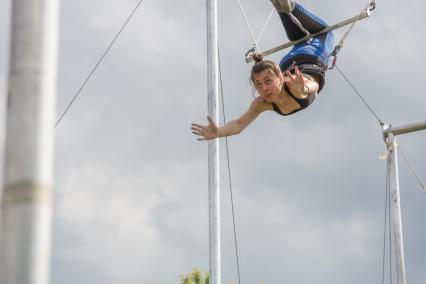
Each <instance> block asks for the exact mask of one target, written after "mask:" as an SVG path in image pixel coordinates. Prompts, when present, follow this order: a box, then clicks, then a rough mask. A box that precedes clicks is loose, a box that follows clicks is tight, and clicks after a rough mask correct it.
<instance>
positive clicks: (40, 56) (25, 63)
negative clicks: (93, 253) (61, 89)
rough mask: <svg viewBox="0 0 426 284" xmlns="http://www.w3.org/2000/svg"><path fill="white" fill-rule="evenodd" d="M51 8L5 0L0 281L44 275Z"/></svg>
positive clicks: (18, 282) (29, 280) (53, 58)
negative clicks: (8, 5) (7, 32)
mask: <svg viewBox="0 0 426 284" xmlns="http://www.w3.org/2000/svg"><path fill="white" fill-rule="evenodd" d="M57 13H58V3H57V0H14V1H12V17H11V19H12V20H11V44H10V60H9V62H10V63H9V83H8V98H7V100H8V102H7V123H6V127H7V129H6V145H5V164H4V181H3V183H4V184H3V192H2V208H1V210H2V214H1V215H2V216H1V218H2V223H1V242H0V279H1V284H47V283H49V277H50V247H51V244H50V243H51V214H52V205H51V203H52V202H51V187H52V171H53V165H52V164H53V143H54V137H53V134H54V133H53V129H54V125H55V121H54V116H55V94H56V72H57V71H56V69H57V26H58V25H57V24H58V20H57Z"/></svg>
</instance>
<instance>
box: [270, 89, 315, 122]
mask: <svg viewBox="0 0 426 284" xmlns="http://www.w3.org/2000/svg"><path fill="white" fill-rule="evenodd" d="M284 90H286V92H287V93H288V94H289V95H290V96H291V97H292V98H293V99H294V100H295V101H296V102H297V103H298V104H299V105H300V108H298V109H295V110H293V111H291V112H289V113H283V112H282V111H281V110H280V108H279V107H278V106H277V105H276V104H274V103H271V104H272V107H273V108H274V111H275V112H276V113H278V114H280V115H290V114H293V113H295V112H298V111H300V110H302V109H305V108H307V107H308V106H309V105H310V104H312V102H313V101H314V100H315V93H310V94H308V96H307V97H306V98H304V99H299V98H296V97H295V96H294V95H293V94H292V93H291V92H290V89H289V88H288V86H287V85H284Z"/></svg>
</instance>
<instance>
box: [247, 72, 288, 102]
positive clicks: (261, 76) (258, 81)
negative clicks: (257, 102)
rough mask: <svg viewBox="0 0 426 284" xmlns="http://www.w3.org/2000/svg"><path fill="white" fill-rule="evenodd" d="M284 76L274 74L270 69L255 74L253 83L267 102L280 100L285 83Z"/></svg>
mask: <svg viewBox="0 0 426 284" xmlns="http://www.w3.org/2000/svg"><path fill="white" fill-rule="evenodd" d="M283 80H284V79H283V76H282V74H280V76H276V75H274V74H273V73H272V72H271V71H270V70H264V71H262V72H260V73H257V74H253V83H254V86H255V88H256V90H257V91H258V92H259V94H260V96H261V97H262V98H263V99H264V100H266V101H267V102H275V101H277V100H278V98H279V95H280V93H281V89H282V85H283Z"/></svg>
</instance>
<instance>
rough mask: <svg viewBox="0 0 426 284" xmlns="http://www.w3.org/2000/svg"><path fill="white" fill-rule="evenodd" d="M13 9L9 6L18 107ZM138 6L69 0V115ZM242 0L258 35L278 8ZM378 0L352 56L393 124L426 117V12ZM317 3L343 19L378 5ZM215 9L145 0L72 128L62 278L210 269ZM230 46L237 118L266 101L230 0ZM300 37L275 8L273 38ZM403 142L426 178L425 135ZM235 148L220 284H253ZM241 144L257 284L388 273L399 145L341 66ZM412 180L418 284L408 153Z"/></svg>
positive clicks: (155, 280) (59, 141)
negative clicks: (389, 175)
mask: <svg viewBox="0 0 426 284" xmlns="http://www.w3.org/2000/svg"><path fill="white" fill-rule="evenodd" d="M10 2H11V1H7V0H1V2H0V95H1V100H0V107H1V113H3V114H4V113H5V99H6V92H7V68H8V66H7V64H8V53H9V51H8V46H9V20H10V16H9V10H10ZM137 2H138V1H137V0H109V1H102V0H91V1H83V0H74V1H62V3H61V9H60V50H59V54H60V58H59V70H58V77H59V81H58V106H57V113H58V117H59V115H60V113H61V112H62V111H63V110H64V109H65V107H66V105H67V104H68V103H69V102H70V100H71V99H72V97H73V96H74V95H75V93H76V91H77V89H78V88H79V87H80V85H81V83H82V82H83V80H84V79H85V78H86V76H87V74H88V73H89V72H90V70H91V68H92V67H93V66H94V64H95V63H96V61H97V60H98V58H99V57H100V55H101V54H102V53H103V51H104V50H105V48H106V47H107V46H108V44H109V43H110V41H111V39H112V38H113V36H114V35H115V34H116V33H117V32H118V30H119V29H120V27H121V25H122V23H123V22H124V20H125V19H126V17H127V16H128V15H129V13H130V12H131V10H132V9H133V8H134V7H135V6H136V4H137ZM241 2H242V5H243V7H244V8H245V9H246V13H247V16H248V18H249V21H250V23H251V25H252V27H253V29H254V31H255V33H256V34H257V33H258V32H259V31H260V30H261V28H262V26H263V24H264V22H265V20H266V18H267V16H268V14H269V12H270V11H271V8H272V6H271V5H270V3H269V1H267V0H264V1H248V0H242V1H241ZM377 2H378V3H377V4H378V7H377V9H376V10H375V11H374V12H373V15H372V17H371V18H369V19H367V20H364V21H362V22H360V23H359V24H358V25H357V26H356V28H355V29H354V30H353V32H352V33H351V35H350V36H349V37H348V39H347V40H346V42H345V46H344V49H343V51H342V52H341V53H340V56H339V59H338V60H339V61H338V63H339V66H340V68H341V69H342V70H343V71H344V72H345V74H346V75H347V76H348V77H349V79H350V80H351V82H352V83H353V84H354V85H355V86H356V88H357V89H358V90H359V91H360V93H361V94H362V95H363V96H364V97H365V99H366V100H367V101H368V102H369V104H370V105H371V106H372V107H373V109H374V110H375V111H376V112H377V114H378V115H379V116H380V118H381V119H382V120H384V121H385V122H387V123H391V124H393V125H395V126H397V125H404V124H408V123H412V122H418V121H424V120H426V119H425V106H426V95H425V90H424V86H423V82H424V76H425V74H426V73H425V72H426V71H425V68H424V66H425V64H426V55H425V53H424V46H425V45H426V34H425V33H424V32H423V29H422V27H423V24H424V23H425V20H424V10H425V9H426V4H424V2H423V1H420V0H406V1H403V2H402V1H396V0H387V1H380V0H379V1H377ZM302 3H303V4H304V5H305V6H306V7H307V8H309V9H310V10H312V11H314V12H315V13H317V14H319V15H321V17H322V18H324V19H325V20H326V21H327V22H328V23H335V22H338V21H340V20H343V19H345V18H348V17H351V16H354V15H355V14H356V13H358V12H359V11H360V10H362V8H364V7H365V5H366V3H367V1H359V0H357V1H353V0H352V1H349V0H344V1H331V0H327V1H313V0H305V1H303V2H302ZM205 15H206V11H205V2H204V1H195V0H180V1H154V0H145V1H144V2H143V5H142V6H141V7H140V9H139V10H138V12H137V13H136V14H135V16H134V18H133V19H132V21H131V22H130V23H129V25H128V27H127V28H126V30H125V31H124V32H123V34H122V35H121V37H120V38H119V40H118V42H117V43H116V45H115V46H114V47H113V48H112V49H111V51H110V53H109V54H108V56H107V57H106V58H105V60H104V61H103V63H102V65H101V66H100V68H99V69H98V71H97V72H96V73H95V75H94V76H93V77H92V79H91V80H90V82H89V83H88V84H87V86H86V88H85V89H84V90H83V92H82V93H81V95H80V97H79V98H78V100H77V101H76V103H75V104H74V105H73V107H72V108H71V109H70V111H69V112H68V113H67V115H66V116H65V118H64V119H63V121H62V122H61V124H60V125H59V127H58V128H57V129H56V151H55V153H56V157H55V184H54V196H55V208H54V227H53V245H52V246H53V255H52V283H61V284H71V283H73V284H74V283H79V284H89V283H90V284H93V283H102V284H118V283H120V284H122V283H126V284H136V283H150V284H164V283H179V278H180V275H182V274H185V273H187V272H189V271H191V269H192V268H194V267H197V268H200V269H202V270H208V267H209V264H208V199H207V193H208V192H207V186H208V184H207V143H204V142H198V141H196V139H195V137H194V136H193V134H192V133H191V132H190V123H191V122H205V117H206V109H207V94H206V90H207V86H206V82H207V79H206V50H205V49H206V25H205V22H206V18H205ZM343 32H344V30H340V31H337V32H335V36H336V39H339V38H340V37H341V36H342V34H343ZM219 41H220V42H219V44H220V50H221V64H222V77H223V88H224V97H225V105H226V116H227V117H228V118H231V117H235V116H238V115H240V114H241V113H242V112H243V111H245V110H246V109H247V107H248V105H249V104H250V101H251V99H252V87H251V86H250V84H249V81H248V76H249V70H250V64H246V63H245V62H244V53H245V52H246V51H247V50H248V49H249V48H250V47H251V45H252V41H251V37H250V35H249V32H248V29H247V27H246V26H245V23H244V20H243V18H242V15H241V13H240V11H239V8H238V4H237V2H236V1H219ZM286 41H287V40H286V36H285V33H284V31H283V28H282V26H281V23H280V22H279V18H278V16H277V15H276V14H274V16H273V18H272V20H271V22H270V24H269V26H268V27H267V29H266V32H265V34H264V36H263V38H262V40H261V42H260V47H261V48H262V49H268V48H270V47H273V46H275V45H277V44H280V43H283V42H286ZM284 54H285V51H282V52H280V53H278V54H275V55H273V56H271V57H270V58H272V59H274V60H279V59H280V58H281V57H282V56H283V55H284ZM0 119H1V125H3V124H4V115H2V116H1V118H0ZM3 132H4V131H3V130H2V135H4V134H3ZM398 139H399V142H400V145H401V146H402V148H403V150H404V151H405V153H406V154H407V155H408V157H409V158H410V160H411V162H412V164H413V165H414V166H415V168H416V169H417V171H418V173H419V176H420V177H421V178H422V179H423V181H425V180H426V173H425V172H426V159H425V157H426V149H425V145H426V132H418V133H414V134H408V135H404V136H401V137H398ZM224 145H225V144H224V140H221V165H222V169H221V191H222V194H221V200H222V203H221V205H222V210H221V214H222V272H223V274H222V283H224V284H231V283H237V281H238V279H237V269H236V264H235V263H236V258H235V252H234V251H235V249H234V243H233V232H232V231H233V230H232V215H231V207H230V194H229V183H228V178H227V168H226V155H225V148H224ZM229 145H230V158H231V169H232V183H233V189H234V199H235V204H234V205H235V210H236V216H235V217H236V222H237V224H236V227H237V239H238V248H239V256H240V273H241V283H245V284H259V283H261V282H263V283H265V284H273V283H283V282H285V283H296V282H297V283H300V284H307V283H313V282H315V283H318V284H338V283H347V284H358V283H381V279H382V256H383V242H384V233H383V231H384V220H385V206H384V205H385V177H386V172H385V171H386V162H385V161H382V160H379V158H378V157H379V155H381V154H383V153H385V151H386V149H385V144H384V142H383V140H382V136H381V128H380V126H379V124H378V122H377V121H376V120H375V118H374V116H372V115H371V113H370V112H369V111H368V109H367V108H366V107H365V105H363V104H362V102H361V101H360V99H359V98H358V97H357V96H356V94H355V93H354V92H353V91H352V89H351V88H350V87H349V86H348V84H347V83H346V82H345V81H344V80H343V78H342V76H341V75H340V74H339V73H338V72H337V71H330V72H329V73H328V78H327V85H326V87H325V89H324V90H323V91H322V92H321V94H320V96H319V97H318V99H317V100H316V101H315V103H314V104H313V105H312V106H311V107H310V108H309V109H307V110H305V111H303V112H299V113H297V114H296V115H294V116H290V117H281V116H279V115H276V114H275V113H273V112H270V113H264V114H262V115H261V116H260V117H259V118H258V119H257V120H256V121H255V122H254V123H253V124H252V125H251V126H250V127H249V128H248V129H246V131H245V132H244V133H242V134H240V135H238V136H235V137H231V138H230V139H229ZM400 183H401V203H402V219H403V226H404V228H403V229H404V241H405V257H406V258H405V259H406V267H407V283H411V284H423V283H424V279H425V278H426V271H425V269H424V267H425V266H426V245H425V242H424V240H425V239H426V227H425V225H424V224H425V219H424V218H425V216H426V194H424V193H423V192H422V190H421V189H420V187H419V185H418V184H417V182H416V180H415V178H414V177H413V175H412V174H411V173H410V172H409V168H408V166H407V164H406V163H405V162H404V161H403V159H402V157H401V158H400ZM387 246H388V245H387ZM388 255H389V251H388V250H387V252H386V259H388ZM388 266H389V265H388V260H387V262H386V267H388ZM385 273H386V277H385V281H386V282H385V283H388V282H389V269H386V271H385Z"/></svg>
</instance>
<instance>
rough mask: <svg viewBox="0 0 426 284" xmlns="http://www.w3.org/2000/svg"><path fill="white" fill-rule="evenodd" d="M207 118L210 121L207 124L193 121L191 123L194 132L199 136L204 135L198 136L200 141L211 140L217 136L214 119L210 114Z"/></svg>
mask: <svg viewBox="0 0 426 284" xmlns="http://www.w3.org/2000/svg"><path fill="white" fill-rule="evenodd" d="M207 119H208V121H209V124H208V125H207V126H204V125H200V124H196V123H192V124H191V130H192V133H194V134H195V135H198V136H202V137H200V138H198V139H197V140H198V141H204V140H211V139H214V138H217V134H218V131H217V126H216V124H215V123H214V121H213V120H212V119H211V117H210V116H207Z"/></svg>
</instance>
